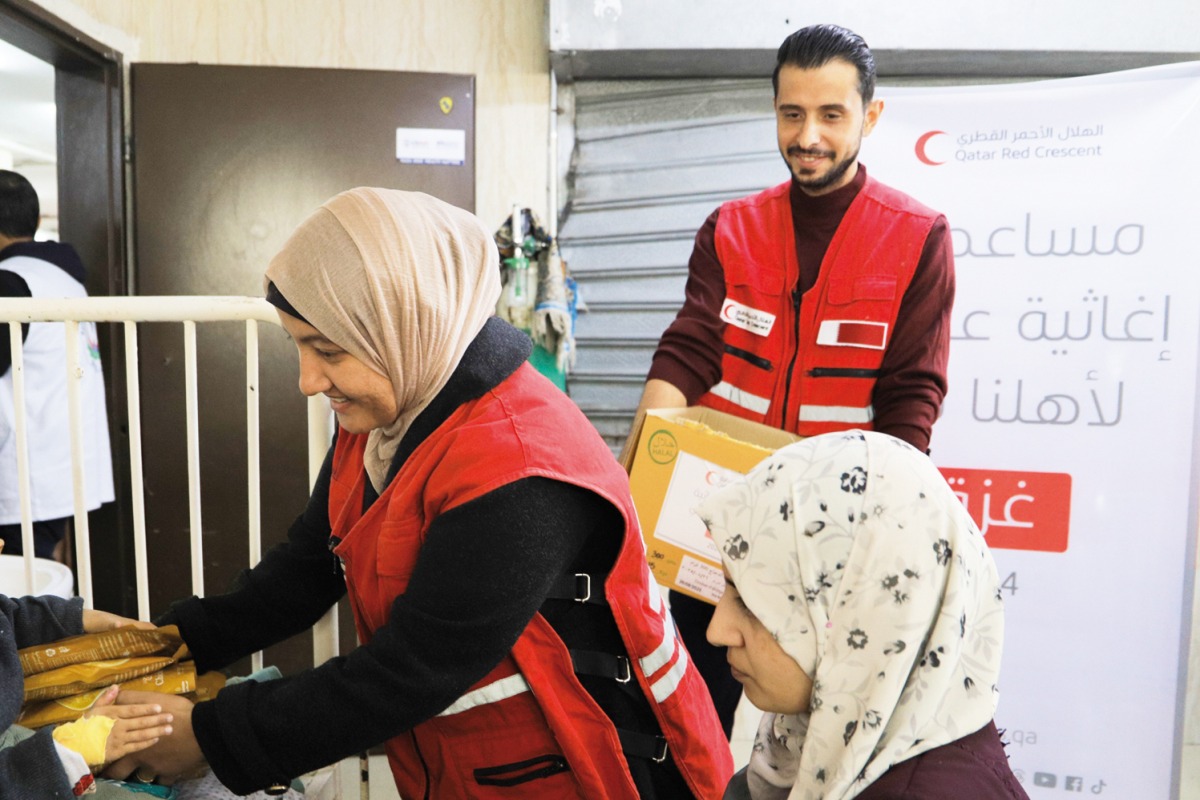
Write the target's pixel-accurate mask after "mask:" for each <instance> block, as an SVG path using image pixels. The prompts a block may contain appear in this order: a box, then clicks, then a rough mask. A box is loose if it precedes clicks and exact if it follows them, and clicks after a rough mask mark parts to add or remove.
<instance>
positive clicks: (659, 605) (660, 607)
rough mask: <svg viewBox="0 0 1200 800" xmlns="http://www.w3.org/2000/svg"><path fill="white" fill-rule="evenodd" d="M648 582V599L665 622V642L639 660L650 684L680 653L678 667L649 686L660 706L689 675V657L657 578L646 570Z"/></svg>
mask: <svg viewBox="0 0 1200 800" xmlns="http://www.w3.org/2000/svg"><path fill="white" fill-rule="evenodd" d="M646 578H647V580H648V584H647V588H648V591H647V594H646V596H647V598H649V600H650V606H651V608H652V609H653V610H654V613H656V614H658V615H659V616H660V617H662V620H663V638H662V641H661V642H659V643H658V647H656V648H654V650H652V651H651V652H650V654H649V655H647V656H646V657H645V658H639V659H638V665H639V666H640V667H641V668H642V674H643V675H645V676H646V680H649V679H650V676H651V675H653V674H654V673H656V672H658V671H659V670H660V669H662V668H663V667H665V666H666V665H667V664H669V663H671V659H672V658H673V657H675V655H676V653H678V658H676V659H675V664H674V665H673V666H672V667H671V668H670V669H669V670H667V673H666V674H665V675H663V676H662V677H661V678H659V679H658V680H656V681H655V682H654V683H652V684H650V692H651V694H653V695H654V699H655V701H656V702H659V703H661V702H662V701H663V700H666V699H667V698H668V697H670V696H671V695H672V694H673V693H674V692H675V690H676V689H677V688H679V682H680V681H681V680H683V676H684V675H685V674H686V673H687V665H688V654H687V650H685V649H683V648H682V647H680V646H679V642H678V640H677V639H676V636H675V620H674V619H673V618H672V617H671V612H670V611H669V610H668V609H667V607H666V604H664V603H663V599H662V594H661V592H660V591H659V588H658V584H657V583H656V582H655V581H654V577H653V576H652V575H650V570H649V569H647V570H646Z"/></svg>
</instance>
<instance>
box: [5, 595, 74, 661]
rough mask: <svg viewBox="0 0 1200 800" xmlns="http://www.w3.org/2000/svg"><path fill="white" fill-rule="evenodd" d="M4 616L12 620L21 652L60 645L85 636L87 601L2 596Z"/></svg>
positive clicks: (14, 637) (15, 637) (48, 596)
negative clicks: (50, 643)
mask: <svg viewBox="0 0 1200 800" xmlns="http://www.w3.org/2000/svg"><path fill="white" fill-rule="evenodd" d="M0 614H3V615H4V616H6V617H8V620H9V623H10V624H11V625H12V632H13V633H12V635H13V639H14V641H15V642H16V645H17V649H21V648H24V647H33V646H34V645H38V644H45V643H46V642H56V641H58V640H59V639H66V638H67V637H68V636H78V635H79V634H81V633H83V600H82V599H81V598H78V597H73V598H71V599H69V600H64V599H63V598H61V597H52V596H50V595H44V596H35V595H30V596H29V597H21V598H13V597H5V596H4V595H0Z"/></svg>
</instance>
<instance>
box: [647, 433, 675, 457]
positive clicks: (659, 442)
mask: <svg viewBox="0 0 1200 800" xmlns="http://www.w3.org/2000/svg"><path fill="white" fill-rule="evenodd" d="M646 452H647V453H648V454H649V455H650V460H651V461H653V462H654V463H655V464H670V463H671V462H672V461H674V460H675V457H676V456H677V455H679V443H678V442H676V441H675V437H674V436H672V435H671V432H670V431H655V432H654V433H652V434H650V439H649V441H647V442H646Z"/></svg>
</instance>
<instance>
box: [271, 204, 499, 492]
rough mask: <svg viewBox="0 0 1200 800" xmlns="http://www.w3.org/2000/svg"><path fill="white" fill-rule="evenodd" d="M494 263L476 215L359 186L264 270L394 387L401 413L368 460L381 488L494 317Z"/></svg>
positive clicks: (307, 224) (319, 213)
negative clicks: (410, 433) (411, 432)
mask: <svg viewBox="0 0 1200 800" xmlns="http://www.w3.org/2000/svg"><path fill="white" fill-rule="evenodd" d="M498 264H499V257H498V255H497V253H496V246H495V244H494V243H493V241H492V237H491V236H490V235H489V234H488V233H487V231H485V230H484V228H483V226H482V225H481V224H480V222H479V220H478V219H476V218H475V216H474V215H472V214H470V213H468V212H466V211H463V210H462V209H460V208H456V207H455V206H452V205H449V204H448V203H444V202H442V201H441V200H438V199H436V198H434V197H430V196H429V195H427V194H422V193H420V192H404V191H399V190H395V189H371V188H358V189H351V190H350V191H347V192H342V193H341V194H339V195H337V196H336V197H334V198H333V199H332V200H329V201H328V202H327V203H325V204H324V205H323V206H321V207H320V208H318V209H317V210H316V211H315V212H313V214H312V215H311V216H309V218H308V219H306V220H305V221H304V222H302V223H300V226H299V227H298V228H296V230H295V232H293V233H292V236H291V238H289V239H288V241H287V242H286V243H285V244H284V246H283V249H282V250H280V251H279V253H278V255H276V256H275V258H273V259H272V260H271V264H270V266H268V267H267V274H266V280H267V281H270V282H274V283H275V286H276V287H277V288H278V289H279V291H280V292H281V293H282V294H283V296H284V297H285V298H287V300H288V302H289V303H291V304H292V307H293V308H295V309H296V310H297V311H298V312H299V313H300V314H301V315H302V316H303V317H304V318H305V319H306V320H307V321H308V323H309V324H310V325H312V326H313V327H314V328H316V329H317V330H318V331H320V332H321V334H322V335H324V336H325V337H326V338H328V339H329V340H330V341H332V342H333V343H334V344H336V345H338V346H339V347H342V348H343V349H345V350H346V352H348V353H350V354H351V355H352V356H354V357H355V358H357V359H358V360H359V361H362V362H363V363H364V364H366V365H367V366H369V367H371V368H372V369H374V370H375V371H377V372H379V373H380V374H382V375H385V376H387V378H388V379H389V380H390V381H391V383H392V391H393V392H394V393H395V396H396V406H397V408H399V409H400V414H399V415H398V416H397V417H396V419H395V420H393V421H392V422H391V423H389V424H388V425H386V426H384V427H381V428H376V429H375V430H373V431H371V434H370V437H369V439H368V440H367V450H366V454H365V456H364V462H365V463H364V465H365V467H366V469H367V474H368V476H369V477H370V479H371V483H372V484H373V485H374V486H375V488H376V490H377V491H382V490H383V484H384V480H385V478H386V477H387V471H388V468H389V467H390V466H391V461H392V457H393V456H394V455H395V453H396V448H397V447H398V446H399V444H400V439H401V438H402V437H403V436H404V433H405V431H407V430H408V427H409V425H411V424H412V421H413V420H414V419H415V418H416V417H417V415H418V414H420V413H421V411H422V410H424V408H425V407H426V406H428V405H429V403H430V402H431V401H432V400H433V398H434V397H436V396H437V393H438V392H440V391H441V390H442V388H443V387H444V386H445V385H446V382H447V381H449V380H450V376H451V374H452V373H453V372H454V370H455V368H456V367H457V366H458V363H459V361H461V360H462V356H463V353H464V352H466V349H467V346H468V345H470V344H471V342H472V341H473V340H474V339H475V337H476V335H477V334H478V333H479V331H480V330H481V329H482V328H483V325H484V323H485V322H487V320H488V318H489V317H490V316H491V315H492V314H493V312H494V310H495V307H496V300H497V299H498V298H499V296H500V273H499V266H498Z"/></svg>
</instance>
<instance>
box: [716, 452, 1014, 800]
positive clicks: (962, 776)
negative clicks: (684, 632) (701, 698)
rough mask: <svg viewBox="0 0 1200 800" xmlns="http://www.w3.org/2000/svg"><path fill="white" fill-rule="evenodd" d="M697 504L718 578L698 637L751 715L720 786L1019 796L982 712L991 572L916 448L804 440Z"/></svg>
mask: <svg viewBox="0 0 1200 800" xmlns="http://www.w3.org/2000/svg"><path fill="white" fill-rule="evenodd" d="M700 514H701V516H702V517H703V518H704V519H705V522H706V523H707V525H708V527H709V530H710V531H711V533H712V536H713V539H714V540H715V542H716V544H717V546H718V547H719V548H720V550H721V554H722V560H723V561H724V566H725V573H726V582H727V585H726V591H725V594H724V596H723V597H722V598H721V601H720V603H719V604H718V605H717V609H716V612H715V614H714V616H713V620H712V624H711V625H710V626H709V629H708V638H709V640H710V641H711V642H712V643H713V644H715V645H719V646H726V647H728V659H729V664H730V669H731V670H732V671H733V674H734V677H735V678H737V679H738V680H739V681H741V682H742V684H743V685H744V686H745V690H746V696H747V697H748V698H749V699H750V700H751V701H752V702H753V703H754V704H755V705H756V706H758V707H759V708H761V709H764V710H765V711H766V712H767V713H766V714H765V715H764V717H763V719H762V722H761V724H760V725H759V730H758V735H757V738H756V740H755V744H754V749H753V752H752V754H751V757H750V764H749V765H748V767H747V768H746V769H745V770H743V771H742V772H739V773H738V774H737V775H736V776H734V779H733V781H731V783H730V786H729V788H728V790H727V792H726V795H725V796H726V798H728V799H730V800H733V799H735V798H753V800H776V799H778V800H782V799H783V798H787V800H846V799H847V798H853V797H857V798H863V799H866V798H872V799H873V800H878V799H879V798H905V799H907V798H913V799H914V800H962V798H971V800H1011V799H1012V798H1026V797H1027V795H1026V794H1025V792H1024V791H1023V790H1022V789H1021V787H1020V786H1019V784H1018V783H1017V781H1016V779H1015V777H1014V776H1013V773H1012V771H1011V769H1010V768H1009V766H1008V762H1007V759H1006V757H1005V754H1004V748H1003V745H1002V744H1001V742H1000V738H999V735H998V733H997V730H996V727H995V724H994V722H993V716H994V714H995V710H996V700H997V688H996V682H997V679H998V676H999V670H1000V652H1001V646H1002V641H1003V633H1004V612H1003V609H1002V607H1001V602H1000V593H999V588H1000V584H999V580H998V578H997V575H996V568H995V565H994V564H993V562H992V558H991V555H990V553H989V552H988V549H987V546H986V544H985V543H984V541H983V537H982V536H981V535H980V533H979V531H978V529H977V528H976V527H975V524H974V523H973V522H972V521H971V519H970V518H969V517H968V516H967V513H966V511H965V510H964V509H963V507H962V504H961V503H960V502H959V501H958V499H957V498H956V497H955V496H954V494H953V492H952V491H951V490H950V488H949V486H948V485H947V484H946V481H945V479H944V478H943V477H942V476H941V474H940V473H939V472H938V471H937V469H936V468H935V467H934V466H933V464H932V463H931V462H930V461H929V459H928V458H926V457H925V456H924V455H923V454H921V453H919V452H918V451H917V450H915V449H914V448H912V447H910V446H909V445H908V444H905V443H904V442H902V441H900V440H898V439H894V438H892V437H890V436H886V435H884V434H880V433H873V432H863V431H849V432H845V433H830V434H824V435H821V436H814V437H811V438H808V439H805V440H803V441H800V442H797V443H796V444H793V445H789V446H788V447H785V448H783V449H782V450H779V451H778V452H777V453H775V454H774V455H773V456H771V457H769V458H767V459H766V460H764V461H763V462H762V463H760V464H759V465H758V466H757V467H755V468H754V469H753V470H752V471H751V472H750V473H749V474H748V475H747V476H746V477H745V479H744V480H742V481H739V482H736V483H734V484H732V485H730V486H728V487H726V488H724V489H722V490H720V491H718V492H716V493H714V494H713V495H712V496H711V497H710V498H709V499H708V500H707V501H706V502H705V503H704V504H703V505H702V507H701V509H700Z"/></svg>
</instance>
